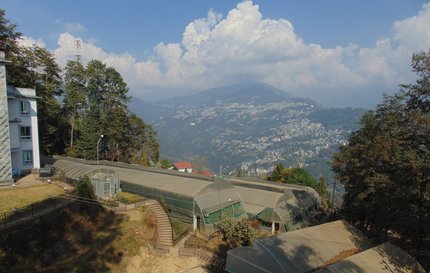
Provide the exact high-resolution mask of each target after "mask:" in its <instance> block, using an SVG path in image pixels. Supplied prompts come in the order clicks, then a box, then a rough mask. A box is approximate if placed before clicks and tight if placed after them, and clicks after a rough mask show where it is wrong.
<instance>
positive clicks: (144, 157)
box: [0, 9, 159, 165]
mask: <svg viewBox="0 0 430 273" xmlns="http://www.w3.org/2000/svg"><path fill="white" fill-rule="evenodd" d="M22 37H23V36H22V34H21V33H20V32H18V31H17V25H16V24H13V23H11V22H10V21H9V20H8V19H7V18H6V17H5V11H4V10H2V9H0V50H3V51H5V53H6V59H7V60H8V61H10V62H9V63H7V72H8V73H7V83H8V84H10V85H13V86H16V87H27V88H34V89H35V90H36V95H37V96H38V97H39V98H40V99H38V101H37V108H38V109H37V110H38V126H39V143H40V151H41V153H42V154H45V155H52V154H64V153H67V155H70V156H77V157H83V158H86V159H95V158H96V153H97V141H98V139H99V138H100V135H102V134H103V135H104V136H105V137H104V138H103V139H102V141H101V145H100V157H101V158H104V159H109V160H115V161H124V162H132V163H138V164H143V165H147V164H148V163H149V161H150V160H153V161H158V158H159V145H158V141H157V132H156V130H155V129H154V128H153V127H152V126H151V125H150V124H146V123H145V122H144V121H143V120H142V119H141V118H139V117H137V116H136V115H134V114H133V113H131V112H130V111H129V110H128V108H127V102H128V100H129V97H128V96H127V93H128V87H127V83H126V82H125V81H124V80H123V78H122V76H121V74H120V73H119V72H118V71H116V70H115V69H114V68H112V67H109V66H107V65H106V64H104V63H103V62H101V61H99V60H91V61H89V62H88V63H87V64H86V65H83V64H81V63H80V62H78V61H69V62H68V63H67V65H66V68H65V71H64V72H65V73H64V77H62V71H61V69H60V67H59V65H58V64H57V62H56V60H55V57H54V55H53V54H52V53H51V52H49V51H48V50H47V49H45V48H42V47H39V46H37V45H32V46H29V47H28V46H26V47H24V46H21V45H20V40H21V39H22ZM60 96H61V97H62V98H63V101H62V103H60V102H59V97H60ZM66 148H67V149H66Z"/></svg>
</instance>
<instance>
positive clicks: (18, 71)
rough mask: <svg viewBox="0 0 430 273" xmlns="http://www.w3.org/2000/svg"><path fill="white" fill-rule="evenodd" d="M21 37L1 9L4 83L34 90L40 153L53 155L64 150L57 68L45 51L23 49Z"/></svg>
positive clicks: (14, 25) (49, 54) (59, 79)
mask: <svg viewBox="0 0 430 273" xmlns="http://www.w3.org/2000/svg"><path fill="white" fill-rule="evenodd" d="M21 38H22V34H21V33H20V32H18V31H17V30H16V24H12V23H11V22H10V21H9V20H8V19H6V18H5V11H4V10H1V9H0V50H4V51H5V53H6V59H7V60H8V61H10V62H9V63H7V71H8V73H7V83H8V84H10V85H13V86H16V87H27V88H34V89H36V95H37V96H39V97H40V99H39V100H38V122H39V142H40V151H41V153H42V154H53V153H58V152H61V151H62V149H63V144H62V143H63V142H62V133H63V130H62V129H63V128H64V120H63V119H62V117H61V114H60V109H61V106H60V104H59V103H58V102H57V100H56V96H58V95H61V89H60V85H61V81H62V80H61V76H60V72H61V70H60V68H59V66H58V64H57V63H56V61H55V58H54V56H53V55H52V54H51V53H50V52H49V51H47V50H46V49H45V48H42V47H39V46H36V45H33V46H31V47H22V46H20V45H19V40H20V39H21Z"/></svg>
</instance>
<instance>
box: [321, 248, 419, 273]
mask: <svg viewBox="0 0 430 273" xmlns="http://www.w3.org/2000/svg"><path fill="white" fill-rule="evenodd" d="M330 272H331V273H337V272H359V273H392V272H396V273H397V272H398V273H425V270H424V269H423V268H422V267H421V265H420V264H418V262H417V261H416V260H415V259H414V258H412V257H411V256H410V255H409V254H408V253H406V252H405V251H403V250H402V249H400V248H398V247H396V246H393V245H392V244H390V243H385V244H382V245H379V246H375V247H373V248H371V249H368V250H366V251H363V252H360V253H358V254H355V255H353V256H350V257H348V258H346V259H344V260H341V261H338V262H336V263H334V264H331V265H329V266H326V267H324V268H322V269H320V270H318V271H316V272H315V273H330Z"/></svg>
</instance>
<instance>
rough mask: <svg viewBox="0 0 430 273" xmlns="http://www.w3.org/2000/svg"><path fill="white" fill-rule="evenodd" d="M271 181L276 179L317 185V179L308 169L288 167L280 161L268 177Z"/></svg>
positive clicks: (298, 183)
mask: <svg viewBox="0 0 430 273" xmlns="http://www.w3.org/2000/svg"><path fill="white" fill-rule="evenodd" d="M268 180H269V181H276V182H282V183H288V184H296V185H302V186H309V187H312V188H316V187H317V184H318V183H317V181H316V179H315V178H314V177H312V176H311V175H310V174H309V173H308V172H307V171H306V170H304V169H302V168H298V167H291V168H286V167H284V165H283V164H282V163H279V164H277V165H276V166H275V168H273V171H272V174H271V175H270V176H269V177H268Z"/></svg>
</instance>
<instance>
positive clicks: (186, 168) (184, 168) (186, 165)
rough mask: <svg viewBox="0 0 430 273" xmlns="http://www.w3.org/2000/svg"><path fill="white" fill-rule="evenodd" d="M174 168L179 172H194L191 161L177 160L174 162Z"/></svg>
mask: <svg viewBox="0 0 430 273" xmlns="http://www.w3.org/2000/svg"><path fill="white" fill-rule="evenodd" d="M173 169H174V170H177V171H179V172H187V173H192V172H193V164H191V162H186V161H181V162H175V163H173Z"/></svg>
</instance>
